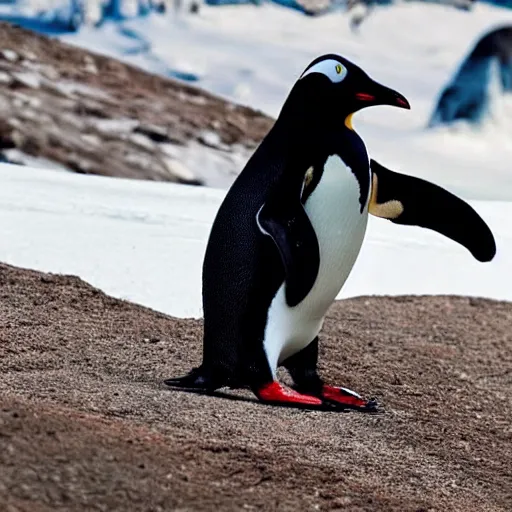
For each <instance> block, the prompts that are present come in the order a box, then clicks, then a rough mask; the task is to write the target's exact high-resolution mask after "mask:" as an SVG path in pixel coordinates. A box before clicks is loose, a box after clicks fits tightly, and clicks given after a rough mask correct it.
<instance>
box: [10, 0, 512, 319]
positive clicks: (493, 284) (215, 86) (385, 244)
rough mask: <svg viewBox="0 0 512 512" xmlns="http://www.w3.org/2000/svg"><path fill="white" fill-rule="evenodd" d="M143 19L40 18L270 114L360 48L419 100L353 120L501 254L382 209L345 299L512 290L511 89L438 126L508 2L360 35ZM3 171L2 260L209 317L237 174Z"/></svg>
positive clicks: (13, 8)
mask: <svg viewBox="0 0 512 512" xmlns="http://www.w3.org/2000/svg"><path fill="white" fill-rule="evenodd" d="M43 10H44V9H43ZM2 12H3V15H4V16H7V17H11V18H14V17H17V18H16V19H18V21H19V20H20V19H23V20H25V21H26V22H27V23H28V24H29V25H30V24H32V25H34V19H35V18H34V16H35V15H36V12H35V10H34V4H33V3H28V2H18V3H16V4H9V5H7V4H5V5H3V6H2ZM136 14H137V13H136V12H135V11H132V12H131V14H130V13H128V14H126V16H127V18H126V19H117V20H106V21H105V22H104V23H102V24H101V25H99V26H95V25H94V24H88V25H84V26H82V27H80V29H79V30H77V31H72V32H71V31H62V30H60V31H58V30H56V29H55V28H54V27H53V25H52V24H51V23H49V24H45V23H42V22H41V23H40V24H39V25H37V27H38V29H40V30H43V31H44V30H46V32H47V33H48V34H49V35H50V36H51V37H58V38H60V39H61V40H63V41H65V42H67V43H71V44H74V45H77V46H81V47H84V48H87V49H90V50H92V51H95V52H99V53H103V54H106V55H109V56H112V57H116V58H119V59H121V60H124V61H126V62H129V63H131V64H135V65H137V66H139V67H142V68H143V69H145V70H147V71H150V72H154V73H158V74H162V75H164V76H168V77H173V78H177V79H180V80H184V81H186V82H188V83H191V84H193V85H195V86H198V87H201V88H204V89H207V90H209V91H211V92H213V93H215V94H218V95H220V96H222V97H224V98H228V99H230V100H233V101H235V102H237V103H242V104H246V105H250V106H252V107H253V108H257V109H260V110H262V111H263V112H265V113H267V114H269V115H271V116H273V117H275V116H277V114H278V112H279V109H280V107H281V105H282V103H283V101H284V99H285V98H286V95H287V93H288V91H289V90H290V88H291V86H292V85H293V83H294V81H295V80H296V79H297V77H298V76H299V75H300V73H301V72H302V70H303V68H304V67H305V66H306V65H307V64H308V62H309V61H310V60H311V59H313V58H314V57H316V56H317V55H319V54H321V53H327V52H337V53H340V54H342V55H344V56H346V57H347V58H349V59H352V60H353V61H354V62H356V63H357V64H359V65H361V66H362V67H363V68H364V69H365V70H366V71H367V72H368V73H369V74H370V75H371V76H372V77H373V78H375V79H376V80H378V81H379V82H382V83H384V84H386V85H388V86H390V87H393V88H395V89H397V90H399V91H400V92H402V93H403V94H404V95H405V96H406V97H407V98H408V99H409V101H410V103H411V106H412V110H411V111H402V110H399V109H393V108H391V107H376V108H372V109H368V110H366V111H364V112H361V113H359V114H357V116H355V118H354V125H355V127H356V130H357V131H358V132H359V133H360V134H361V135H362V137H363V138H364V140H365V142H366V144H367V147H368V148H369V150H370V153H371V155H372V157H373V158H375V159H377V160H379V161H381V162H382V163H383V164H384V165H386V166H388V167H391V168H393V169H395V170H397V171H400V172H404V173H407V174H412V175H416V176H421V177H423V178H425V179H429V180H431V181H434V182H436V183H438V184H440V185H443V186H445V187H446V188H448V189H450V190H451V191H453V192H455V193H457V194H459V195H461V196H462V197H463V198H465V199H466V200H468V201H470V202H471V204H472V205H473V206H474V207H475V209H476V210H477V211H478V212H479V213H480V214H481V215H482V216H483V218H484V219H485V220H486V221H487V222H488V223H489V225H490V227H491V229H492V230H493V232H494V234H495V236H496V240H497V248H498V252H497V256H496V258H495V259H494V260H493V261H492V262H491V263H489V264H480V263H478V262H476V261H475V260H473V259H472V257H471V255H470V254H469V253H468V252H467V251H466V250H465V249H464V248H462V247H460V246H458V245H456V244H455V243H454V242H451V241H450V240H447V239H444V238H442V237H441V236H440V235H437V234H436V233H432V232H428V231H426V230H421V229H419V228H406V227H399V226H395V225H392V224H391V223H389V222H387V221H383V220H380V219H375V218H372V219H371V221H370V225H369V228H368V236H367V240H366V242H365V244H364V246H363V250H362V252H361V256H360V259H359V260H358V262H357V264H356V267H355V268H354V271H353V273H352V275H351V276H350V278H349V280H348V282H347V284H346V286H345V288H344V289H343V291H342V293H341V294H340V296H339V298H343V297H349V296H357V295H371V294H404V293H407V294H438V293H442V294H452V293H453V294H462V295H472V296H483V297H491V298H497V299H507V300H511V299H512V291H511V290H512V272H510V270H511V263H510V262H511V257H512V228H511V227H510V221H509V219H510V218H511V215H512V203H511V201H512V171H511V169H510V161H511V156H512V143H511V142H510V132H511V129H512V123H511V120H510V119H511V117H510V114H511V113H512V110H511V107H510V102H509V98H507V96H506V95H505V96H503V95H501V94H499V91H498V92H497V93H496V94H495V95H494V96H493V98H492V109H491V115H490V116H488V118H487V119H486V121H485V123H484V124H483V125H482V126H479V127H472V126H469V125H467V124H465V123H458V124H457V125H455V126H452V127H444V128H437V129H435V130H428V129H427V128H426V126H427V123H428V119H429V117H430V115H431V113H432V110H433V108H434V105H435V102H436V99H437V96H438V95H439V93H440V91H441V90H442V88H443V87H444V85H445V84H446V83H447V81H449V80H450V78H451V77H452V76H453V75H454V73H455V72H456V70H457V67H458V65H459V63H460V61H461V60H462V59H463V58H464V57H465V55H466V54H467V52H468V51H469V50H470V48H471V47H472V46H473V45H474V44H475V43H476V41H477V39H478V38H479V37H481V36H482V35H483V34H484V33H486V32H487V31H488V30H491V29H493V28H495V27H496V26H499V25H502V24H504V23H507V22H509V23H512V11H510V10H507V9H502V8H498V7H496V6H492V5H488V4H477V5H475V6H474V7H473V8H472V9H471V10H470V11H464V10H457V9H454V8H453V7H449V6H443V5H435V4H426V3H399V4H393V5H392V6H386V7H378V8H376V9H374V11H373V12H372V13H371V15H370V16H369V17H368V19H367V20H365V21H364V22H363V23H362V25H361V26H360V27H359V29H358V30H356V31H354V30H352V29H351V26H350V15H349V14H347V13H345V12H344V11H343V10H336V11H334V12H332V13H329V14H326V15H324V16H319V17H308V16H304V15H303V14H302V13H301V12H299V11H297V10H293V9H287V8H284V7H282V6H278V5H275V4H263V5H261V6H254V5H240V6H222V7H217V6H209V5H202V6H201V8H200V11H199V13H197V14H194V15H192V14H188V13H186V12H185V11H183V12H180V13H176V12H175V11H174V10H172V9H171V10H170V11H168V12H167V13H165V14H161V13H157V12H146V14H145V15H144V16H136ZM39 21H41V20H40V19H39ZM39 21H38V23H39ZM43 21H44V16H43ZM201 151H204V149H201V148H200V147H197V152H201ZM185 158H187V160H186V163H187V164H188V166H189V167H190V168H191V169H194V168H195V167H197V166H198V165H202V163H201V162H202V160H201V159H200V158H198V155H197V153H194V152H188V153H187V154H186V155H185ZM244 158H245V156H244ZM203 161H204V160H203ZM242 162H243V161H242ZM242 165H243V163H242ZM0 181H1V183H0V260H2V261H4V262H6V263H11V264H15V265H19V266H23V267H28V268H34V269H38V270H44V271H51V272H60V273H68V274H75V275H79V276H80V277H82V278H84V279H85V280H87V281H89V282H90V283H92V284H93V285H95V286H98V287H99V288H101V289H103V290H105V291H106V292H107V293H109V294H112V295H114V296H116V297H121V298H125V299H129V300H132V301H134V302H137V303H141V304H144V305H147V306H150V307H152V308H155V309H157V310H161V311H164V312H166V313H169V314H171V315H175V316H184V317H186V316H200V315H201V305H200V297H201V295H200V283H201V281H200V279H201V276H200V271H201V263H202V257H203V252H204V247H205V244H206V239H207V236H208V232H209V228H210V226H211V222H212V221H213V218H214V215H215V212H216V210H217V208H218V206H219V204H220V201H221V200H222V197H223V195H224V193H225V189H226V187H227V186H229V182H227V181H226V182H225V183H223V184H222V186H221V187H220V188H219V186H218V187H217V188H212V187H209V188H207V187H192V186H183V185H173V184H163V183H155V182H141V181H130V180H121V179H116V178H100V177H91V176H83V175H75V174H71V173H67V172H57V171H51V170H48V171H45V172H41V170H40V169H31V168H27V167H21V166H10V165H2V167H1V169H0Z"/></svg>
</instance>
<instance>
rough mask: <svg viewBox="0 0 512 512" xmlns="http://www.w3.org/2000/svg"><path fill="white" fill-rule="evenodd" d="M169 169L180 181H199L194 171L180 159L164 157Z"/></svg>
mask: <svg viewBox="0 0 512 512" xmlns="http://www.w3.org/2000/svg"><path fill="white" fill-rule="evenodd" d="M162 161H163V163H164V165H165V167H166V168H167V170H168V171H169V172H170V173H171V174H172V175H173V176H176V177H177V178H178V179H179V180H180V181H183V182H185V183H190V182H192V181H197V178H196V176H195V175H194V173H193V172H192V171H191V170H190V169H189V168H188V167H185V165H183V164H182V163H181V162H179V161H178V160H174V159H171V158H163V159H162Z"/></svg>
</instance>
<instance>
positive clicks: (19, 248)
mask: <svg viewBox="0 0 512 512" xmlns="http://www.w3.org/2000/svg"><path fill="white" fill-rule="evenodd" d="M224 193H225V192H224V191H223V190H218V189H213V188H207V187H191V186H187V185H174V184H169V183H155V182H147V181H145V182H141V181H131V180H127V179H115V178H103V177H97V176H83V175H76V174H68V173H62V172H54V171H48V172H41V170H40V169H30V168H27V167H18V166H11V165H6V164H1V165H0V261H3V262H6V263H11V264H14V265H18V266H22V267H27V268H33V269H37V270H45V271H50V272H58V273H67V274H74V275H78V276H80V277H82V278H83V279H85V280H86V281H88V282H90V283H92V284H93V285H95V286H97V287H99V288H101V289H102V290H104V291H106V292H107V293H109V294H111V295H113V296H115V297H120V298H124V299H129V300H131V301H133V302H137V303H140V304H144V305H146V306H149V307H152V308H154V309H156V310H160V311H163V312H166V313H169V314H171V315H174V316H179V317H189V316H194V317H199V316H201V314H202V311H201V265H202V259H203V254H204V250H205V247H206V241H207V237H208V234H209V230H210V226H211V223H212V222H213V218H214V216H215V213H216V211H217V209H218V207H219V204H220V202H221V200H222V198H223V196H224ZM472 205H473V206H474V207H475V209H476V210H477V211H478V212H479V213H480V214H481V215H482V216H483V218H484V219H485V220H486V221H487V222H488V223H489V225H490V227H491V229H492V230H493V232H494V234H495V236H496V241H497V247H498V251H497V255H496V257H495V259H494V260H493V261H492V262H490V263H485V264H483V263H479V262H477V261H476V260H474V259H473V258H472V256H471V254H470V253H469V252H467V251H466V249H464V248H462V247H460V246H459V245H457V244H455V243H454V242H452V241H450V240H448V239H445V238H443V237H441V235H438V234H437V233H434V232H431V231H427V230H423V229H420V228H414V227H400V226H397V225H393V224H391V223H390V222H388V221H386V220H382V219H377V218H374V217H372V218H371V219H370V223H369V227H368V231H367V238H366V240H365V243H364V245H363V249H362V251H361V255H360V258H359V260H358V261H357V262H356V266H355V268H354V270H353V273H352V274H351V276H350V277H349V280H348V281H347V283H346V287H345V288H344V289H343V290H342V292H341V294H340V296H339V298H342V297H351V296H357V295H373V294H392V295H395V294H439V293H441V294H451V293H453V294H461V295H470V296H482V297H490V298H496V299H508V300H512V272H511V271H510V270H511V263H510V262H511V261H512V224H511V223H510V218H512V203H507V202H500V201H472Z"/></svg>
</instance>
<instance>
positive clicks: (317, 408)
mask: <svg viewBox="0 0 512 512" xmlns="http://www.w3.org/2000/svg"><path fill="white" fill-rule="evenodd" d="M166 389H168V390H169V391H178V392H181V393H194V394H196V395H206V396H213V397H217V398H224V399H227V400H232V401H234V402H245V403H252V404H256V405H260V406H267V407H268V406H272V407H275V408H283V409H296V410H299V411H303V412H315V411H316V412H318V411H321V412H332V413H335V414H339V413H349V412H360V413H365V414H384V410H383V409H382V408H380V407H379V408H378V409H376V410H368V411H364V410H357V409H351V408H348V407H332V406H329V405H321V406H305V405H301V404H286V403H284V404H272V403H263V402H260V401H259V400H258V399H257V398H251V397H247V396H240V395H233V394H230V393H227V392H224V391H206V390H204V389H185V388H174V387H172V386H166Z"/></svg>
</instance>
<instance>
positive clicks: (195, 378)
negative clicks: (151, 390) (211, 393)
mask: <svg viewBox="0 0 512 512" xmlns="http://www.w3.org/2000/svg"><path fill="white" fill-rule="evenodd" d="M164 384H165V385H167V386H170V387H174V388H186V389H205V390H207V389H215V386H213V383H212V380H211V379H209V378H208V377H207V376H206V374H204V373H203V371H202V368H201V367H199V368H193V369H192V370H191V371H190V372H189V373H187V375H184V376H183V377H175V378H171V379H166V380H164ZM217 387H219V386H217Z"/></svg>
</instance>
